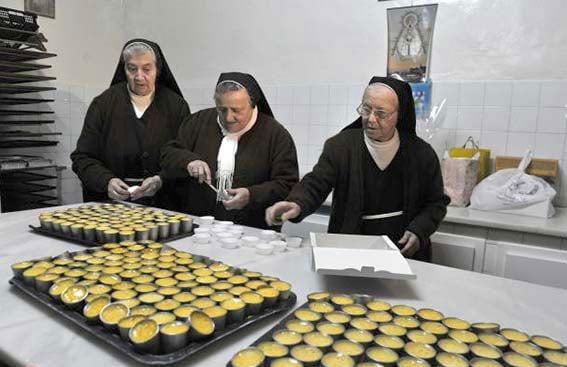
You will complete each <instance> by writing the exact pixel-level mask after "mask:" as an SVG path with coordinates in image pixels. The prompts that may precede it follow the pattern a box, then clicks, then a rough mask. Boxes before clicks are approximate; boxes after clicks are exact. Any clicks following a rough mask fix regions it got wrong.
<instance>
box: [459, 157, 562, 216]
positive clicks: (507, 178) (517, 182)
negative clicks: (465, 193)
mask: <svg viewBox="0 0 567 367" xmlns="http://www.w3.org/2000/svg"><path fill="white" fill-rule="evenodd" d="M531 159H532V152H531V150H528V151H527V152H526V154H525V155H524V157H523V159H522V161H521V162H520V164H519V165H518V168H508V169H503V170H500V171H497V172H495V173H493V174H492V175H490V176H488V177H487V178H485V179H484V180H483V181H481V182H480V183H479V184H478V185H477V186H476V187H475V189H474V191H473V193H472V196H471V206H470V207H471V208H473V209H480V210H501V209H511V208H521V207H527V206H530V205H533V204H537V203H540V202H543V201H549V202H551V200H553V198H554V197H555V195H556V194H557V193H556V191H555V190H554V189H553V187H551V185H550V184H549V183H547V182H545V181H544V180H543V179H542V178H540V177H537V176H532V175H528V174H527V173H525V170H526V168H527V167H528V166H529V165H530V162H531Z"/></svg>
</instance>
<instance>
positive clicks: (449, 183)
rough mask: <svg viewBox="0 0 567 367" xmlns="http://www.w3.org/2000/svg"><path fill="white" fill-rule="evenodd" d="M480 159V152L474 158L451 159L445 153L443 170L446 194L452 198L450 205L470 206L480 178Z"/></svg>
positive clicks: (442, 163)
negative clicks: (475, 186)
mask: <svg viewBox="0 0 567 367" xmlns="http://www.w3.org/2000/svg"><path fill="white" fill-rule="evenodd" d="M479 157H480V154H479V153H478V152H477V153H476V154H475V155H474V156H473V157H472V158H466V157H451V156H450V155H449V152H447V151H446V152H445V154H444V156H443V161H442V162H441V169H442V171H443V172H442V173H443V188H444V191H445V194H447V196H449V198H451V203H450V204H449V205H452V206H461V207H464V206H467V205H468V204H469V201H470V198H471V194H472V192H473V189H474V185H475V184H476V180H477V176H478V169H479V160H478V159H479Z"/></svg>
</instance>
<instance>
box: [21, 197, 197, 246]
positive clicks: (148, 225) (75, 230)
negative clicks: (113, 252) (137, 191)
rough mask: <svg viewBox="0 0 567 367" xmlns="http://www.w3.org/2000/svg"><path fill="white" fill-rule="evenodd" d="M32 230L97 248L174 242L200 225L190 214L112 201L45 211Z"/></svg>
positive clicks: (31, 226)
mask: <svg viewBox="0 0 567 367" xmlns="http://www.w3.org/2000/svg"><path fill="white" fill-rule="evenodd" d="M29 227H30V229H31V230H32V231H33V232H35V233H39V234H42V235H46V236H50V237H56V238H60V239H64V240H67V241H71V242H73V243H75V244H79V245H84V246H89V247H95V246H100V245H102V244H104V243H113V242H119V241H147V240H151V241H160V242H169V241H174V240H178V239H180V238H184V237H187V236H191V235H193V233H194V232H193V228H194V227H198V225H197V224H194V223H193V219H192V218H191V217H190V216H189V215H187V214H182V213H175V212H169V211H164V210H161V209H157V208H151V207H145V206H141V205H128V204H123V203H114V202H111V203H96V204H85V205H81V206H78V207H76V208H68V209H59V210H55V211H51V212H42V213H40V215H39V226H38V225H30V226H29Z"/></svg>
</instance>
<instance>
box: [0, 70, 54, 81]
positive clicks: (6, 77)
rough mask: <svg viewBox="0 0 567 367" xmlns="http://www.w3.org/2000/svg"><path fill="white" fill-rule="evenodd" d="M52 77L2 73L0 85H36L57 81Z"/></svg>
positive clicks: (0, 73)
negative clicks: (35, 83)
mask: <svg viewBox="0 0 567 367" xmlns="http://www.w3.org/2000/svg"><path fill="white" fill-rule="evenodd" d="M55 79H56V78H54V77H52V76H44V75H27V74H14V73H7V72H2V71H0V83H9V84H19V83H34V82H46V81H49V80H55Z"/></svg>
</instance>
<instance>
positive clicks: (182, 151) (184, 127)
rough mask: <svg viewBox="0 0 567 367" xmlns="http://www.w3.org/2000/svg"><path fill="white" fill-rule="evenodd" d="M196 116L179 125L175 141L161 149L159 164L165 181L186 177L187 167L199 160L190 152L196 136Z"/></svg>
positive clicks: (187, 174)
mask: <svg viewBox="0 0 567 367" xmlns="http://www.w3.org/2000/svg"><path fill="white" fill-rule="evenodd" d="M197 118H198V113H197V115H190V116H187V118H185V120H184V121H183V122H182V123H181V127H180V128H179V131H178V133H177V137H176V138H175V140H172V141H170V142H168V143H167V144H166V145H164V146H163V148H162V149H161V158H160V164H161V168H162V173H161V174H163V177H165V178H167V179H173V178H184V177H188V176H189V173H188V172H187V165H188V164H189V163H190V162H192V161H195V160H198V159H201V157H200V156H199V155H198V154H195V153H193V152H191V151H190V148H191V146H192V145H193V143H192V141H193V139H194V138H195V137H196V136H198V131H197V127H196V125H197V124H196V123H195V120H196V119H197Z"/></svg>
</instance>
